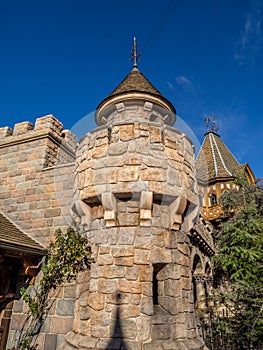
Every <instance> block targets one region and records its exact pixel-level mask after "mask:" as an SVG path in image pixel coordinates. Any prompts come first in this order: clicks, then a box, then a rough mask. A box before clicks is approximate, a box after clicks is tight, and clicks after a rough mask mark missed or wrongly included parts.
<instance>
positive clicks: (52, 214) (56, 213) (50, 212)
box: [44, 208, 61, 218]
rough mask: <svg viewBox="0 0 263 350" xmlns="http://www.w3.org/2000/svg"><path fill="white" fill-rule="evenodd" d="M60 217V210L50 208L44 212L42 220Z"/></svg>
mask: <svg viewBox="0 0 263 350" xmlns="http://www.w3.org/2000/svg"><path fill="white" fill-rule="evenodd" d="M60 215H61V210H60V208H50V209H46V210H45V213H44V218H53V217H55V216H60Z"/></svg>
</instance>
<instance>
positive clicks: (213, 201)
mask: <svg viewBox="0 0 263 350" xmlns="http://www.w3.org/2000/svg"><path fill="white" fill-rule="evenodd" d="M209 198H210V204H211V205H216V204H217V196H216V194H215V193H211V195H210V196H209Z"/></svg>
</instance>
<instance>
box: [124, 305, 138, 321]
mask: <svg viewBox="0 0 263 350" xmlns="http://www.w3.org/2000/svg"><path fill="white" fill-rule="evenodd" d="M120 311H121V312H120V317H121V320H122V319H125V318H133V317H137V316H139V314H140V308H139V306H137V305H121V307H120Z"/></svg>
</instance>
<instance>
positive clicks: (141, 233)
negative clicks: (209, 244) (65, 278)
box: [62, 122, 202, 350]
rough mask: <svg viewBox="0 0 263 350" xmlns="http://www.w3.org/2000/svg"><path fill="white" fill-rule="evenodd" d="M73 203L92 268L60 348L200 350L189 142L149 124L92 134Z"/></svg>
mask: <svg viewBox="0 0 263 350" xmlns="http://www.w3.org/2000/svg"><path fill="white" fill-rule="evenodd" d="M74 201H75V202H74V205H73V211H74V213H75V220H76V221H77V222H78V224H79V227H80V228H81V229H82V230H83V231H84V234H85V235H86V237H87V238H88V239H89V241H90V243H91V245H92V254H93V257H94V262H93V263H92V265H91V269H90V271H89V272H88V273H86V275H84V276H83V277H82V278H80V280H78V284H77V304H76V314H75V320H74V328H73V332H71V333H69V334H68V335H67V336H66V343H65V344H64V346H63V347H62V348H63V349H75V348H79V349H80V348H81V349H119V348H121V346H122V347H123V348H127V349H145V350H148V349H168V348H170V349H175V348H176V349H183V348H186V347H187V348H189V349H200V348H201V347H202V342H200V341H199V339H198V337H197V334H196V325H195V315H194V300H193V291H192V274H191V253H190V246H191V244H190V239H189V235H188V233H189V231H190V229H191V228H192V227H193V224H194V219H195V218H196V216H197V215H198V196H197V185H196V180H195V173H194V158H193V147H192V144H191V142H190V141H189V140H188V139H187V138H186V137H185V136H184V135H183V134H181V133H180V132H178V131H176V130H175V129H172V128H170V127H167V126H163V127H162V126H161V125H160V124H155V123H151V122H147V123H120V124H113V125H111V126H105V127H101V128H98V129H96V130H94V131H93V132H91V133H89V134H87V135H86V136H85V137H84V138H83V139H82V140H81V141H80V146H79V148H78V152H77V162H76V187H75V193H74Z"/></svg>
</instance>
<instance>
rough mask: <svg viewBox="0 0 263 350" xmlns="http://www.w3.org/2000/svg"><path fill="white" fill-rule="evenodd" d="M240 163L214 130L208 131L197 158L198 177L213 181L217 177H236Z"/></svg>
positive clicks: (202, 179) (201, 179)
mask: <svg viewBox="0 0 263 350" xmlns="http://www.w3.org/2000/svg"><path fill="white" fill-rule="evenodd" d="M238 168H240V164H239V163H238V161H237V160H236V158H235V157H234V156H233V154H232V153H231V152H230V150H229V149H228V148H227V146H226V145H225V144H224V142H223V141H222V140H221V138H220V136H219V135H217V134H216V133H214V132H208V133H207V134H206V136H205V139H204V142H203V144H202V146H201V149H200V151H199V154H198V156H197V159H196V171H197V178H198V180H200V181H212V180H213V179H216V178H229V177H231V178H232V177H234V175H235V172H236V171H237V170H238Z"/></svg>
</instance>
